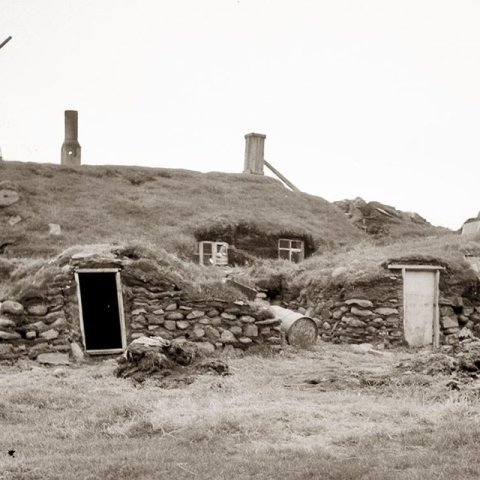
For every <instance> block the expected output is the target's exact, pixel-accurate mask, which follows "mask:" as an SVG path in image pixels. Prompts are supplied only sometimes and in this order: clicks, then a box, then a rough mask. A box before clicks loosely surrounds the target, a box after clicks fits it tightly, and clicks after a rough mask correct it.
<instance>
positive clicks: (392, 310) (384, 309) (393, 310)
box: [375, 307, 398, 316]
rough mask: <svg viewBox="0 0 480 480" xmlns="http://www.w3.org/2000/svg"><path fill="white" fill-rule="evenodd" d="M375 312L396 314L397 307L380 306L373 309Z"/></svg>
mask: <svg viewBox="0 0 480 480" xmlns="http://www.w3.org/2000/svg"><path fill="white" fill-rule="evenodd" d="M375 313H378V314H379V315H386V316H388V315H398V309H397V308H390V307H380V308H376V309H375Z"/></svg>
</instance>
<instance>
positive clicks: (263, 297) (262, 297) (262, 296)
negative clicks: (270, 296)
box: [255, 292, 267, 300]
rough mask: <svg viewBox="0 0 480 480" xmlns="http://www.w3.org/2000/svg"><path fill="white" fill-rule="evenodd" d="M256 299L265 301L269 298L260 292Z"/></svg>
mask: <svg viewBox="0 0 480 480" xmlns="http://www.w3.org/2000/svg"><path fill="white" fill-rule="evenodd" d="M255 297H256V298H259V299H260V300H264V299H266V298H267V294H266V293H264V292H258V293H257V294H256V295H255Z"/></svg>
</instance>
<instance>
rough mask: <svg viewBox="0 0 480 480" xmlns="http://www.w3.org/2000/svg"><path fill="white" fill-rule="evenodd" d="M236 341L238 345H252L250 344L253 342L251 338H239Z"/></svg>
mask: <svg viewBox="0 0 480 480" xmlns="http://www.w3.org/2000/svg"><path fill="white" fill-rule="evenodd" d="M238 341H239V342H240V343H243V344H244V345H248V344H249V343H252V342H253V340H252V339H251V338H248V337H240V338H239V339H238Z"/></svg>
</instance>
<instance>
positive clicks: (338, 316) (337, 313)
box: [332, 309, 344, 320]
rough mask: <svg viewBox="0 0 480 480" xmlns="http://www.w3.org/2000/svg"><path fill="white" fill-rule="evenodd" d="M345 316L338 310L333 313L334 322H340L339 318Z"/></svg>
mask: <svg viewBox="0 0 480 480" xmlns="http://www.w3.org/2000/svg"><path fill="white" fill-rule="evenodd" d="M343 314H344V312H343V310H340V309H338V310H335V311H334V312H333V314H332V317H333V319H334V320H338V319H339V318H341V317H342V315H343Z"/></svg>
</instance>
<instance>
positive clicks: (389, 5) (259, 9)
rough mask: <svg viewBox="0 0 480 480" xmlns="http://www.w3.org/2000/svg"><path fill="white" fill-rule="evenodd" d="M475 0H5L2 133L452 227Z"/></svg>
mask: <svg viewBox="0 0 480 480" xmlns="http://www.w3.org/2000/svg"><path fill="white" fill-rule="evenodd" d="M479 25H480V1H478V0H285V1H282V0H136V1H134V0H0V41H1V40H3V39H4V38H6V37H7V36H9V35H12V36H13V40H12V41H11V42H10V43H8V44H7V45H6V46H5V47H4V48H2V49H1V50H0V147H1V149H2V152H3V157H4V158H5V159H7V160H22V161H34V162H51V163H59V162H60V147H61V144H62V141H63V133H64V132H63V111H64V110H66V109H74V110H78V111H79V141H80V144H81V145H82V163H86V164H117V165H145V166H152V167H167V168H186V169H192V170H200V171H204V172H207V171H225V172H241V171H242V169H243V159H244V149H245V139H244V135H245V134H246V133H249V132H258V133H264V134H266V135H267V140H266V148H265V150H266V151H265V158H266V159H267V160H268V161H269V162H270V163H272V164H273V165H274V166H275V167H276V168H277V169H278V170H280V172H282V173H283V174H284V175H285V176H287V178H289V179H290V180H291V182H292V183H294V184H295V185H297V186H298V187H299V188H300V189H301V190H302V191H304V192H308V193H311V194H314V195H319V196H321V197H323V198H325V199H327V200H329V201H334V200H340V199H343V198H355V197H358V196H360V197H362V198H364V199H366V200H378V201H380V202H383V203H387V204H390V205H393V206H395V207H396V208H399V209H401V210H407V211H416V212H418V213H419V214H420V215H422V216H424V217H426V218H427V220H429V221H430V222H432V223H433V224H435V225H443V226H447V227H450V228H453V229H458V228H459V227H460V226H461V224H462V223H463V221H464V220H466V219H467V218H468V217H472V216H476V214H477V212H478V210H479V209H480V201H479V196H480V195H479V191H480V188H479V178H480V162H479V158H480V27H479Z"/></svg>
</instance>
